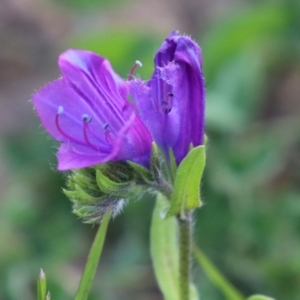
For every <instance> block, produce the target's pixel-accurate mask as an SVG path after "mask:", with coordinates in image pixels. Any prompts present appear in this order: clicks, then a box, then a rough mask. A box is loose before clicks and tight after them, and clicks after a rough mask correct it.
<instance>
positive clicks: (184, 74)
mask: <svg viewBox="0 0 300 300" xmlns="http://www.w3.org/2000/svg"><path fill="white" fill-rule="evenodd" d="M154 63H155V70H154V73H153V75H152V78H151V79H150V80H149V81H148V82H146V83H144V82H142V81H141V80H140V79H135V80H132V81H131V82H130V91H131V94H132V95H133V98H134V99H135V101H136V103H137V106H138V109H139V111H140V115H141V117H142V119H143V121H144V123H145V124H146V126H147V127H148V129H149V130H150V132H151V134H152V137H153V139H154V140H155V142H156V143H157V144H158V145H159V146H161V147H162V148H163V149H164V151H165V153H166V154H167V155H168V151H169V149H170V148H171V149H172V150H173V152H174V156H175V158H176V161H177V163H178V164H179V163H180V162H181V160H182V159H183V158H184V157H185V156H186V155H187V153H188V151H189V147H190V145H191V144H192V145H193V146H194V147H196V146H198V145H201V144H203V142H204V109H205V91H204V78H203V73H202V56H201V50H200V48H199V46H198V45H197V44H196V43H195V42H194V41H193V40H192V39H190V38H189V37H187V36H181V35H179V34H178V33H177V32H172V33H171V34H170V35H169V36H168V37H167V38H166V40H165V41H164V42H163V44H162V45H161V47H160V48H159V50H158V52H157V53H156V56H155V59H154Z"/></svg>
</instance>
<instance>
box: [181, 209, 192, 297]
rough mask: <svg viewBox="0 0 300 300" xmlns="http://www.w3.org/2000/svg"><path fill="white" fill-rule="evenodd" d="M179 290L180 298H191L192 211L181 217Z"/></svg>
mask: <svg viewBox="0 0 300 300" xmlns="http://www.w3.org/2000/svg"><path fill="white" fill-rule="evenodd" d="M178 222H179V252H180V253H179V291H180V300H189V299H190V280H191V278H190V277H191V246H192V241H191V239H192V212H186V213H185V216H184V218H183V217H179V218H178Z"/></svg>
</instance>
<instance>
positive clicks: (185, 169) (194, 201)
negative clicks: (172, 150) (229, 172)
mask: <svg viewBox="0 0 300 300" xmlns="http://www.w3.org/2000/svg"><path fill="white" fill-rule="evenodd" d="M204 166H205V146H198V147H195V148H193V149H192V150H191V151H190V152H189V154H188V155H187V156H186V157H185V158H184V159H183V160H182V162H181V163H180V165H179V166H178V169H177V171H176V176H175V182H174V191H173V194H172V201H171V206H170V209H169V211H168V213H167V216H175V215H181V214H183V213H184V211H187V210H192V209H195V208H197V207H200V206H201V201H200V182H201V178H202V174H203V170H204Z"/></svg>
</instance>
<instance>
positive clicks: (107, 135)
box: [103, 123, 113, 145]
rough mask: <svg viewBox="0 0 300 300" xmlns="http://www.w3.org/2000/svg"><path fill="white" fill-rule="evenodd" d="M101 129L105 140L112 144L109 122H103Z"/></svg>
mask: <svg viewBox="0 0 300 300" xmlns="http://www.w3.org/2000/svg"><path fill="white" fill-rule="evenodd" d="M103 129H104V135H105V140H106V141H107V142H108V143H109V144H111V145H112V143H113V139H112V136H111V132H110V129H109V124H108V123H106V124H104V126H103Z"/></svg>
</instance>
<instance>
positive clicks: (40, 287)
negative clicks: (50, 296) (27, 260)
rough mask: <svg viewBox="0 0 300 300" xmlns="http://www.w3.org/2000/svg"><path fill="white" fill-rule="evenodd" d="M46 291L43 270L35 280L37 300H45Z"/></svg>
mask: <svg viewBox="0 0 300 300" xmlns="http://www.w3.org/2000/svg"><path fill="white" fill-rule="evenodd" d="M46 291H47V279H46V274H45V273H44V271H43V269H41V270H40V274H39V277H38V279H37V299H38V300H45V299H46Z"/></svg>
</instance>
